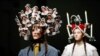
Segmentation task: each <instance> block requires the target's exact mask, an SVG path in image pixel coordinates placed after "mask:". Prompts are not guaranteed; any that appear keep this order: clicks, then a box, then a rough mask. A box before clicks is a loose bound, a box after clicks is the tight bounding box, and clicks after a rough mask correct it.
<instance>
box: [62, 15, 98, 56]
mask: <svg viewBox="0 0 100 56" xmlns="http://www.w3.org/2000/svg"><path fill="white" fill-rule="evenodd" d="M76 17H77V16H76ZM77 18H78V17H77ZM75 22H76V21H75ZM75 22H74V23H75ZM69 26H70V27H71V30H72V35H70V37H72V38H73V43H71V44H68V45H66V46H65V48H64V51H63V53H62V55H61V56H99V55H98V52H97V49H96V47H95V46H93V45H91V44H89V43H88V42H86V37H89V36H87V33H86V32H85V31H84V29H85V28H86V27H85V26H86V24H82V23H79V24H76V23H75V24H70V25H67V27H69ZM91 38H92V37H91Z"/></svg>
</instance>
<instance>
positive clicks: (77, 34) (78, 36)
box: [73, 29, 84, 41]
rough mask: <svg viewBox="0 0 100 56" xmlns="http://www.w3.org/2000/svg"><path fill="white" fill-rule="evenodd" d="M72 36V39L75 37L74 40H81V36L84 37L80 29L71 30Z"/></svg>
mask: <svg viewBox="0 0 100 56" xmlns="http://www.w3.org/2000/svg"><path fill="white" fill-rule="evenodd" d="M73 36H74V39H75V40H76V41H81V40H83V37H84V35H83V33H82V31H81V30H79V29H75V30H74V31H73Z"/></svg>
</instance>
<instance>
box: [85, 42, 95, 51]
mask: <svg viewBox="0 0 100 56" xmlns="http://www.w3.org/2000/svg"><path fill="white" fill-rule="evenodd" d="M86 46H87V49H90V50H97V49H96V47H95V46H93V45H91V44H89V43H86Z"/></svg>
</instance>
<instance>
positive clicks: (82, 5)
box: [0, 0, 100, 56]
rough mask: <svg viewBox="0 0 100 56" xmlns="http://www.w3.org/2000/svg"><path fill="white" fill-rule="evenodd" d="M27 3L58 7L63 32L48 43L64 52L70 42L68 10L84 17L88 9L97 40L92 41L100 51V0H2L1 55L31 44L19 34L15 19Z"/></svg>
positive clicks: (11, 55) (10, 55)
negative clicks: (67, 27) (67, 26)
mask: <svg viewBox="0 0 100 56" xmlns="http://www.w3.org/2000/svg"><path fill="white" fill-rule="evenodd" d="M26 3H30V4H31V6H34V5H38V6H39V7H40V6H42V5H47V6H49V7H50V8H54V7H55V8H57V10H58V12H59V15H61V19H62V21H63V23H62V27H61V28H60V31H61V33H60V34H58V35H56V36H53V37H52V38H48V43H49V44H51V45H52V46H54V47H55V48H57V49H59V50H60V51H61V53H62V51H63V49H64V47H65V45H67V44H68V41H67V38H68V35H67V30H66V24H67V20H66V12H68V13H69V15H72V14H80V16H81V18H83V19H84V18H85V17H84V11H85V10H87V13H88V21H89V22H90V23H93V27H94V28H93V29H94V30H93V34H94V36H95V38H96V40H97V41H96V42H90V43H91V44H92V45H94V46H95V47H96V48H97V49H98V53H100V43H99V42H100V35H99V34H100V27H99V24H100V22H99V20H100V18H99V12H100V9H99V8H100V6H99V5H100V1H97V0H94V1H91V0H81V1H80V0H79V1H78V0H2V1H1V0H0V26H1V27H0V30H1V31H0V32H1V33H0V56H17V55H18V52H19V50H20V49H22V48H24V47H26V46H27V45H29V42H28V41H24V40H23V39H22V38H20V37H19V35H18V29H17V28H18V26H17V25H16V22H15V21H14V18H15V15H16V14H17V13H18V12H19V11H20V10H21V9H23V8H24V6H25V4H26Z"/></svg>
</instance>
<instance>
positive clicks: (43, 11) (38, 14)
mask: <svg viewBox="0 0 100 56" xmlns="http://www.w3.org/2000/svg"><path fill="white" fill-rule="evenodd" d="M65 15H66V17H67V18H66V19H67V23H68V24H67V25H65V26H66V30H67V33H68V37H69V38H68V42H69V43H70V44H66V46H65V48H63V52H62V53H61V54H60V55H59V53H60V50H58V49H56V48H55V47H53V46H52V45H49V44H48V43H47V38H48V36H54V35H57V34H59V33H61V32H60V30H59V29H60V27H61V24H62V23H63V21H62V18H61V16H60V14H59V13H58V11H57V8H50V7H48V6H41V7H40V8H39V7H38V6H33V7H31V5H30V4H26V5H25V7H24V9H23V10H21V11H20V12H18V15H16V18H15V21H16V23H17V25H18V31H19V36H20V37H22V38H23V39H24V40H26V41H30V42H31V45H29V46H27V47H26V48H23V49H21V50H20V51H19V54H18V56H99V54H98V52H97V49H96V47H95V46H93V45H91V44H90V43H88V42H87V41H86V39H87V38H89V40H90V41H96V40H95V38H94V36H93V24H90V23H89V22H88V18H87V11H85V13H84V15H85V22H84V23H83V22H82V18H81V16H80V15H71V16H70V15H69V13H66V14H65ZM87 30H90V34H89V33H87Z"/></svg>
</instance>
